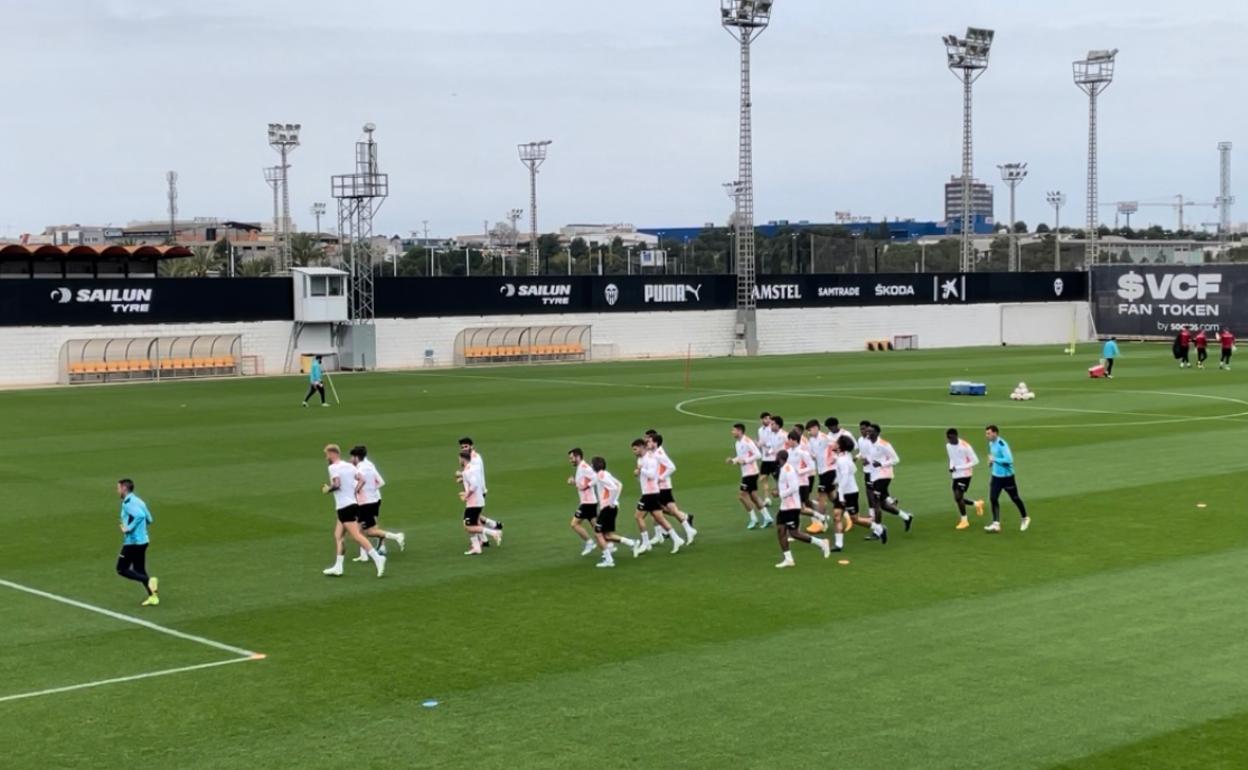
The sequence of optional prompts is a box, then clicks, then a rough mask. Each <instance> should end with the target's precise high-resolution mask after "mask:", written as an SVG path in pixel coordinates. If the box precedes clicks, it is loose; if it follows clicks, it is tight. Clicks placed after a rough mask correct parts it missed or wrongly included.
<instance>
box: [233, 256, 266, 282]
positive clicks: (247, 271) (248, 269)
mask: <svg viewBox="0 0 1248 770" xmlns="http://www.w3.org/2000/svg"><path fill="white" fill-rule="evenodd" d="M272 273H273V259H272V258H271V257H256V258H255V259H249V260H247V261H246V262H244V263H243V264H241V265H239V266H238V274H239V275H240V276H242V277H244V278H259V277H261V276H265V275H271V274H272Z"/></svg>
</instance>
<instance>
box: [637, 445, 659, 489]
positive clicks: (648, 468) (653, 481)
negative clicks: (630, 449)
mask: <svg viewBox="0 0 1248 770" xmlns="http://www.w3.org/2000/svg"><path fill="white" fill-rule="evenodd" d="M637 467H638V469H640V472H639V473H638V474H637V483H638V484H640V485H641V493H642V494H643V495H657V494H658V493H659V460H658V458H656V457H655V456H654V453H653V452H646V453H645V454H643V455H642V456H641V457H639V458H637Z"/></svg>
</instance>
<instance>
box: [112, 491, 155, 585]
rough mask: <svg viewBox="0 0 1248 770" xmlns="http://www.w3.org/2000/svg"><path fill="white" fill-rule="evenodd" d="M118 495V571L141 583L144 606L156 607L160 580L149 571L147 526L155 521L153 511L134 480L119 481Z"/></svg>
mask: <svg viewBox="0 0 1248 770" xmlns="http://www.w3.org/2000/svg"><path fill="white" fill-rule="evenodd" d="M117 496H118V497H120V498H121V522H120V524H119V527H120V528H121V553H120V554H119V555H118V556H117V574H118V575H121V576H122V577H123V578H126V579H127V580H133V581H135V582H136V583H139V584H141V585H142V586H143V588H144V589H145V590H146V591H147V599H146V600H145V601H144V602H143V606H144V607H155V606H156V605H158V604H160V596H159V594H157V592H156V591H157V588H158V585H157V584H158V581H157V580H156V578H154V577H151V576H150V575H148V574H147V546H148V542H149V541H148V537H147V527H148V525H149V524H151V523H152V512H151V511H149V510H148V509H147V503H145V502H143V500H142V498H140V497H139V496H138V495H136V494H135V493H134V482H133V481H131V480H130V479H122V480H120V481H118V482H117Z"/></svg>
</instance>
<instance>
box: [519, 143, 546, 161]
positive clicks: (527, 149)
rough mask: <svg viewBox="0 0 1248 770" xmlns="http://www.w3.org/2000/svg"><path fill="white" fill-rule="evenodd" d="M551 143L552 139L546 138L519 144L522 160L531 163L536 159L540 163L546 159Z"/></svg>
mask: <svg viewBox="0 0 1248 770" xmlns="http://www.w3.org/2000/svg"><path fill="white" fill-rule="evenodd" d="M550 144H551V140H549V139H544V140H542V141H540V142H526V143H525V144H521V145H518V148H519V150H520V160H521V161H523V162H525V163H529V162H533V161H536V162H538V163H540V162H541V161H544V160H546V148H547V147H549V146H550Z"/></svg>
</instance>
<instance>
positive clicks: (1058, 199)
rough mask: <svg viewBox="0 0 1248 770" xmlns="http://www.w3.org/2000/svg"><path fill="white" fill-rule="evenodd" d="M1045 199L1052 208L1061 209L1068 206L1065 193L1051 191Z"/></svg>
mask: <svg viewBox="0 0 1248 770" xmlns="http://www.w3.org/2000/svg"><path fill="white" fill-rule="evenodd" d="M1044 197H1045V200H1047V201H1048V202H1049V205H1050V206H1057V207H1058V208H1061V207H1062V206H1065V205H1066V193H1064V192H1059V191H1057V190H1051V191H1050V192H1049V193H1048V194H1047V195H1045V196H1044Z"/></svg>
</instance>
